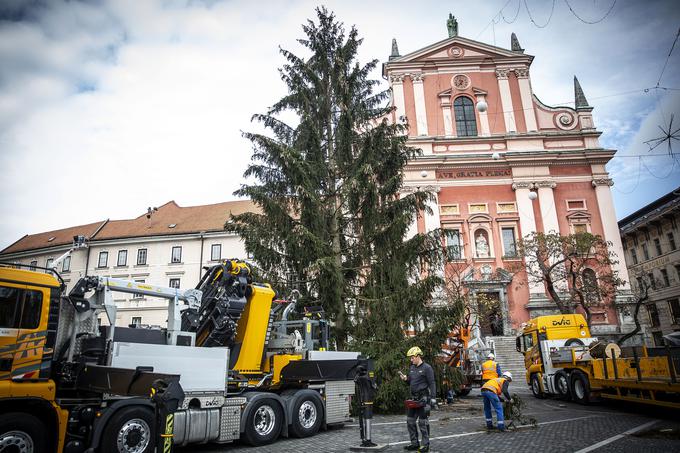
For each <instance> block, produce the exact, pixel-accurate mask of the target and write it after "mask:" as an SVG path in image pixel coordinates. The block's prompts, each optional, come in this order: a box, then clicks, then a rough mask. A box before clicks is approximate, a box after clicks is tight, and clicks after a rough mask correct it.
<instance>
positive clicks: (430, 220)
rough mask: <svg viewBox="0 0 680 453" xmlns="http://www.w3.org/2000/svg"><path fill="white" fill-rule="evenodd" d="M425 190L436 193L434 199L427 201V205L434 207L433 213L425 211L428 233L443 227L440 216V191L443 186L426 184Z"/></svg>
mask: <svg viewBox="0 0 680 453" xmlns="http://www.w3.org/2000/svg"><path fill="white" fill-rule="evenodd" d="M423 190H426V191H429V192H432V193H433V194H434V200H432V201H428V202H427V206H428V207H429V208H430V209H432V213H431V214H430V213H428V212H425V213H423V215H424V216H425V232H426V233H428V232H430V231H432V230H435V229H437V228H441V220H440V218H439V191H440V190H441V188H440V187H437V186H426V187H425V188H424V189H423Z"/></svg>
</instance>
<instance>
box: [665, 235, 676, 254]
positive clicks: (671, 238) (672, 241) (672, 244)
mask: <svg viewBox="0 0 680 453" xmlns="http://www.w3.org/2000/svg"><path fill="white" fill-rule="evenodd" d="M666 237H668V246H669V247H670V248H671V251H672V250H675V249H676V248H677V247H676V246H675V236H673V233H668V234H667V235H666Z"/></svg>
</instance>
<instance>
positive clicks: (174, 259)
mask: <svg viewBox="0 0 680 453" xmlns="http://www.w3.org/2000/svg"><path fill="white" fill-rule="evenodd" d="M170 262H171V263H181V262H182V246H179V245H178V246H175V247H173V248H172V256H171V257H170Z"/></svg>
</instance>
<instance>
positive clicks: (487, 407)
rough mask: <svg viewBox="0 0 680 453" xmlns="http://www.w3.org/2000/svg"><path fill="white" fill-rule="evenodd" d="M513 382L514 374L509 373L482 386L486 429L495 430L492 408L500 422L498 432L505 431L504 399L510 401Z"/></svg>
mask: <svg viewBox="0 0 680 453" xmlns="http://www.w3.org/2000/svg"><path fill="white" fill-rule="evenodd" d="M510 382H512V374H511V373H510V372H509V371H506V372H505V373H503V375H502V376H501V377H499V378H494V379H489V380H488V381H486V383H485V384H484V385H483V386H482V397H483V398H484V417H486V428H487V429H493V416H492V415H491V407H493V408H494V410H495V411H496V419H497V420H498V430H499V431H505V419H504V418H503V405H502V404H501V403H502V402H503V397H505V398H506V399H507V400H510V393H509V392H508V386H509V384H510Z"/></svg>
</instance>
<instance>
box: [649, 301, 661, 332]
mask: <svg viewBox="0 0 680 453" xmlns="http://www.w3.org/2000/svg"><path fill="white" fill-rule="evenodd" d="M647 313H648V314H649V324H650V325H651V326H652V327H659V326H660V325H661V321H659V311H658V310H657V309H656V304H648V305H647Z"/></svg>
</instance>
